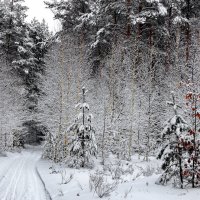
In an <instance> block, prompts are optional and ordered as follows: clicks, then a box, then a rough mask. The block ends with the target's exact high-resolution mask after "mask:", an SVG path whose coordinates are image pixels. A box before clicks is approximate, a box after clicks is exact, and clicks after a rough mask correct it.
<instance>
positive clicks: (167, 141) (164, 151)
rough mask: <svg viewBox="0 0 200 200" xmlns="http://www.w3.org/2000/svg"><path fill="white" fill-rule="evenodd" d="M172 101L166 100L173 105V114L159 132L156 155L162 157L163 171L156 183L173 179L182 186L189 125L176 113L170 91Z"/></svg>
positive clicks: (173, 96)
mask: <svg viewBox="0 0 200 200" xmlns="http://www.w3.org/2000/svg"><path fill="white" fill-rule="evenodd" d="M172 99H173V101H172V102H167V103H168V105H170V106H173V109H174V116H173V117H172V118H170V119H169V120H168V121H167V122H166V124H165V127H164V129H163V131H162V133H161V135H162V148H161V151H160V153H159V155H158V158H159V159H161V158H162V159H163V161H164V162H163V164H162V169H163V170H164V173H163V174H162V175H161V177H160V178H159V179H158V181H157V183H158V184H163V185H164V184H166V183H167V182H169V181H170V180H172V179H173V180H174V184H175V186H176V187H180V188H183V187H184V185H183V184H184V183H183V181H184V177H183V170H184V166H185V164H186V163H185V160H186V158H187V152H186V150H185V148H184V142H185V141H186V140H187V133H188V130H189V125H188V124H187V123H186V121H185V120H184V119H183V117H182V116H180V115H178V112H177V109H178V107H179V106H178V105H177V104H176V102H175V95H174V93H172Z"/></svg>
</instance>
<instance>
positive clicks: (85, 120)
mask: <svg viewBox="0 0 200 200" xmlns="http://www.w3.org/2000/svg"><path fill="white" fill-rule="evenodd" d="M86 92H87V91H86V89H85V88H84V87H83V88H82V103H79V104H77V106H76V107H77V108H79V109H80V110H81V111H80V113H79V114H78V116H77V118H76V119H75V123H74V124H73V125H72V126H70V127H69V129H68V131H71V132H72V133H73V134H74V138H73V140H72V144H71V147H70V158H69V159H68V161H69V163H68V165H69V166H70V167H76V168H80V167H89V168H91V167H93V159H92V156H96V154H97V145H96V142H95V136H94V133H95V131H94V128H93V127H92V124H91V122H92V118H93V116H92V114H90V113H88V111H89V105H88V104H87V103H86V101H85V97H86Z"/></svg>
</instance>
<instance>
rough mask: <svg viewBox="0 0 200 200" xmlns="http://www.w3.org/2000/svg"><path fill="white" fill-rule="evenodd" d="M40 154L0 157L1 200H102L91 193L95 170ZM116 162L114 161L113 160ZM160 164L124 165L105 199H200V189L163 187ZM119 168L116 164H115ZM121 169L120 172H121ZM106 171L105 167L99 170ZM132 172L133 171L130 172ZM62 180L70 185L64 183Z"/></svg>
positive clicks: (29, 151) (26, 152)
mask: <svg viewBox="0 0 200 200" xmlns="http://www.w3.org/2000/svg"><path fill="white" fill-rule="evenodd" d="M40 157H41V151H38V150H36V149H35V148H28V149H26V150H23V151H22V152H21V153H7V157H0V163H1V165H0V200H50V199H52V200H66V199H68V200H90V199H99V197H98V196H97V194H96V193H95V192H94V190H93V191H91V190H90V186H89V176H90V174H94V172H95V170H97V168H95V169H94V170H87V169H80V170H78V169H69V168H64V167H62V166H59V165H55V164H52V163H51V162H49V161H46V160H42V159H40ZM109 160H110V161H112V162H113V163H114V162H115V161H114V158H110V159H109ZM159 165H160V163H159V162H158V161H157V160H155V158H151V161H150V162H144V161H143V160H142V159H141V160H138V159H137V157H135V158H134V157H133V160H132V162H126V161H123V162H121V165H120V166H121V168H123V170H124V173H123V174H122V175H121V176H120V178H119V179H118V180H117V182H118V186H117V188H116V189H115V190H114V191H113V192H111V194H110V195H109V196H107V197H103V199H106V200H122V199H127V200H161V199H162V200H193V199H198V198H199V196H200V190H199V189H188V190H186V189H183V190H181V189H175V188H173V186H172V185H168V186H160V185H156V184H155V181H156V179H157V178H158V177H159V173H160V170H159ZM116 166H117V165H116ZM121 168H119V169H121ZM98 169H99V170H103V168H102V167H98ZM115 169H116V168H115V165H112V168H111V169H110V170H108V169H104V172H105V174H106V180H107V179H108V182H109V181H110V180H111V181H114V180H112V179H110V180H109V177H111V176H112V175H113V172H114V171H115ZM131 170H133V171H132V172H131ZM62 175H63V177H64V179H63V181H66V182H68V183H66V184H62Z"/></svg>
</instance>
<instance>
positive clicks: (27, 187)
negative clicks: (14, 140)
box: [0, 149, 51, 200]
mask: <svg viewBox="0 0 200 200" xmlns="http://www.w3.org/2000/svg"><path fill="white" fill-rule="evenodd" d="M39 159H40V153H38V151H35V150H31V149H29V150H26V151H22V152H21V153H9V154H8V155H7V157H1V158H0V163H1V167H0V199H1V200H50V199H51V198H50V197H49V195H48V193H47V191H46V190H45V187H44V184H43V182H42V180H41V179H40V176H39V174H38V173H37V168H36V163H37V162H38V160H39Z"/></svg>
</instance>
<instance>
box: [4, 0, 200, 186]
mask: <svg viewBox="0 0 200 200" xmlns="http://www.w3.org/2000/svg"><path fill="white" fill-rule="evenodd" d="M46 5H47V7H48V8H50V9H51V10H52V11H53V12H54V14H55V18H56V19H59V20H60V21H61V23H62V30H61V31H60V32H59V33H56V37H54V38H56V42H54V43H53V45H51V46H49V45H48V39H49V38H51V39H50V40H51V41H52V37H51V36H50V34H49V32H48V29H47V27H46V25H45V23H44V22H43V23H39V22H37V21H36V20H33V21H32V23H30V24H29V23H26V22H25V12H26V7H24V6H22V4H21V1H17V0H16V1H10V2H9V3H2V2H1V9H0V20H1V21H0V25H1V26H0V33H1V34H0V45H1V58H2V59H1V63H2V64H1V69H2V70H1V74H0V76H1V82H2V84H1V87H0V89H1V93H2V96H1V99H2V101H1V112H2V113H3V114H2V115H1V116H2V117H1V127H2V130H1V137H2V140H1V141H4V142H2V146H6V145H7V144H5V141H6V142H7V138H6V137H7V135H12V137H11V138H13V137H19V136H18V135H17V134H19V133H17V132H16V131H15V132H16V133H12V130H14V129H15V130H18V131H20V134H19V135H20V136H21V135H30V133H31V135H37V134H38V133H41V132H45V134H46V143H45V147H44V157H47V158H49V159H52V160H54V161H55V162H59V161H66V162H67V163H68V164H69V165H71V166H75V165H76V167H78V166H79V167H83V166H90V167H91V166H92V163H87V161H88V160H90V161H91V159H90V157H89V156H91V155H95V156H100V158H101V159H102V163H103V164H104V163H105V162H106V160H108V159H107V157H108V156H109V154H110V153H112V154H114V155H116V156H117V158H119V159H126V160H130V159H131V156H132V155H133V154H134V153H135V152H137V153H138V154H139V156H141V155H142V156H143V157H144V159H145V160H148V159H149V156H150V155H155V154H156V153H157V151H158V148H160V146H161V147H162V151H161V153H160V154H159V156H160V158H161V157H162V156H165V158H166V160H165V162H164V164H163V169H164V170H165V169H166V168H168V169H171V168H170V167H171V164H172V165H174V162H175V163H177V162H179V164H176V166H177V168H176V170H177V171H178V170H179V172H180V171H181V170H182V171H181V172H180V173H179V174H180V175H181V176H182V175H183V173H185V174H186V175H185V176H186V178H184V177H182V179H181V182H179V186H180V187H183V182H184V181H185V180H186V181H187V183H192V186H193V187H194V186H198V185H199V183H196V180H197V179H198V176H199V175H198V170H199V169H198V168H199V164H198V162H199V161H198V156H197V154H198V151H199V145H198V144H199V143H198V142H199V141H198V137H196V136H195V134H197V132H198V131H199V129H200V127H199V122H198V120H199V105H198V102H199V99H198V98H199V96H198V94H199V81H198V78H199V75H200V73H199V55H200V52H199V50H200V49H199V45H200V43H199V42H200V33H199V17H200V16H199V13H200V12H199V11H200V3H199V2H198V1H193V0H173V1H171V0H136V1H132V0H106V1H105V0H61V1H53V0H52V1H49V2H46ZM57 36H58V37H57ZM11 86H12V87H11ZM13 86H14V87H13ZM83 87H85V88H86V89H87V90H88V92H87V95H86V96H85V92H84V95H83V96H84V97H83V96H82V94H81V89H82V88H83ZM83 91H85V89H83ZM171 91H175V93H173V100H174V101H173V102H172V103H169V102H168V105H173V107H174V111H175V116H174V117H173V118H170V117H171V116H172V114H173V109H169V108H168V106H167V105H166V101H168V100H169V96H170V93H171ZM175 97H176V98H175ZM85 98H86V99H85ZM175 99H176V101H177V102H175ZM86 102H88V103H89V105H90V106H91V108H90V109H89V105H88V104H86ZM76 103H79V104H78V106H77V108H79V109H80V113H79V111H77V109H75V108H74V105H75V104H76ZM10 105H12V106H13V107H12V109H10ZM5 106H6V107H5ZM86 110H87V112H88V110H91V112H92V113H93V114H94V119H93V117H92V115H91V114H88V117H86V115H85V111H86ZM87 112H86V113H87ZM78 113H79V114H78ZM11 115H12V117H10V116H11ZM167 119H168V121H167V124H165V126H164V122H165V121H166V120H167ZM87 120H88V121H87ZM86 122H87V123H86ZM163 127H164V131H163V132H162V129H163ZM86 128H87V130H86ZM7 132H8V134H5V133H7ZM188 134H190V137H188ZM167 137H169V138H171V140H170V141H169V143H167V142H166V141H168V140H166V138H167ZM187 137H188V139H186V138H187ZM95 138H96V140H95ZM32 140H33V138H32ZM11 141H13V140H12V139H11ZM17 141H18V142H19V141H20V140H19V139H18V140H17ZM11 143H12V142H11ZM189 143H190V145H189ZM12 144H13V143H12ZM96 144H97V145H96ZM164 144H165V145H166V146H164V147H163V145H164ZM177 146H178V147H177ZM97 147H98V148H97ZM165 147H166V148H168V147H170V151H171V154H165V150H166V148H165ZM91 148H92V149H91ZM97 149H98V153H97ZM177 151H178V152H177ZM174 153H175V154H174ZM185 155H187V156H189V157H187V160H188V161H187V163H184V162H183V160H184V159H185V160H186V158H185V157H184V156H185ZM195 156H196V157H195ZM72 157H73V159H72ZM194 158H195V159H194ZM191 160H192V161H191ZM185 162H186V161H185ZM190 163H192V164H193V166H192V167H191V168H190V169H191V170H189V171H187V169H186V168H187V167H185V164H187V166H190V165H191V164H190ZM184 170H185V171H184ZM194 171H195V173H194ZM170 172H171V174H174V171H173V170H172V171H170ZM166 174H167V175H166ZM166 174H163V177H162V179H161V180H160V183H163V184H164V183H165V182H167V180H168V175H169V174H168V173H166ZM176 174H177V173H176ZM179 178H180V177H179ZM179 180H180V179H179ZM195 184H196V185H195Z"/></svg>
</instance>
